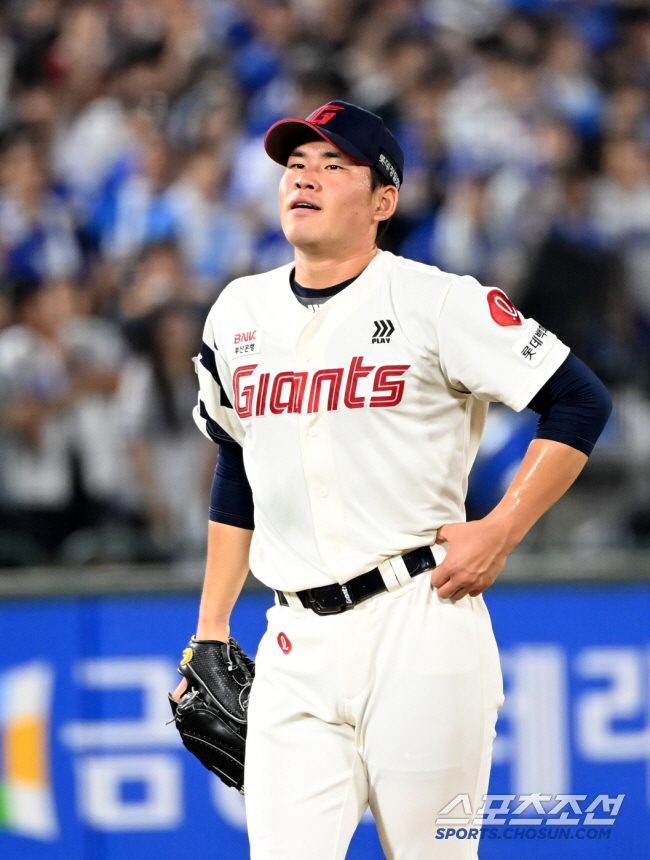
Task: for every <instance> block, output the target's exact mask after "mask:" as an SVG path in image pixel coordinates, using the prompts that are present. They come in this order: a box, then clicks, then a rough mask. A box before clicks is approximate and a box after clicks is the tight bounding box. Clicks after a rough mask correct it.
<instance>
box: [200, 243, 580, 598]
mask: <svg viewBox="0 0 650 860" xmlns="http://www.w3.org/2000/svg"><path fill="white" fill-rule="evenodd" d="M292 266H293V264H290V265H287V266H283V267H281V268H279V269H275V270H274V271H272V272H268V273H265V274H261V275H253V276H250V277H246V278H240V279H238V280H236V281H233V282H232V283H231V284H229V286H228V287H226V289H225V290H224V291H223V292H222V293H221V295H220V296H219V298H218V299H217V301H216V302H215V304H214V306H213V308H212V310H211V311H210V313H209V315H208V319H207V321H206V325H205V331H204V337H203V339H204V346H203V349H202V353H201V356H200V357H199V359H198V360H197V361H196V366H197V372H198V375H199V382H200V394H199V405H198V406H197V407H196V409H195V412H194V415H195V420H196V422H197V424H198V426H199V427H200V428H201V430H202V431H203V432H204V433H205V434H206V435H208V436H209V435H210V434H209V429H210V426H209V425H210V422H216V423H217V424H219V425H220V426H221V427H222V428H223V429H224V430H225V431H226V432H227V433H229V434H230V435H231V436H232V437H233V438H234V439H236V440H237V442H239V443H240V444H241V445H242V446H243V452H244V465H245V468H246V474H247V476H248V480H249V482H250V485H251V488H252V492H253V500H254V503H255V532H254V535H253V543H252V547H251V569H252V570H253V572H254V574H255V576H256V577H257V578H258V579H260V580H261V581H262V582H264V583H265V584H266V585H268V586H269V587H271V588H275V589H281V590H285V591H294V592H295V591H298V590H300V589H304V588H314V587H316V586H320V585H327V584H329V583H332V582H340V583H343V582H345V581H346V580H348V579H350V578H352V577H353V576H356V575H358V574H360V573H363V572H365V571H366V570H370V569H371V568H372V567H374V566H375V565H377V564H379V563H380V562H382V561H384V560H385V559H387V558H389V557H391V556H394V555H397V554H400V553H403V552H406V551H408V550H412V549H415V548H416V547H419V546H423V545H425V544H431V543H432V542H433V541H434V540H435V536H436V530H437V529H438V528H439V527H440V526H442V525H443V524H444V523H450V522H459V521H462V520H464V519H465V511H464V500H465V494H466V490H467V477H468V474H469V471H470V468H471V466H472V463H473V461H474V457H475V455H476V451H477V448H478V445H479V441H480V438H481V434H482V432H483V427H484V424H485V418H486V414H487V407H488V402H489V401H495V400H500V401H502V402H503V403H506V404H507V405H508V406H510V407H512V408H513V409H515V410H517V411H519V410H521V409H523V408H524V407H525V406H526V405H527V404H528V403H529V402H530V400H531V399H532V397H533V396H534V395H535V394H536V393H537V391H538V390H539V389H540V388H541V386H542V385H543V384H544V382H546V380H547V379H548V378H549V377H550V376H551V375H552V374H553V373H554V372H555V370H557V368H558V367H559V366H560V365H561V364H562V362H563V361H564V360H565V358H566V357H567V355H568V353H569V349H568V347H567V346H565V345H564V344H562V343H561V342H560V341H559V340H558V339H557V338H556V337H555V335H553V334H551V333H550V332H549V331H547V330H546V329H544V328H543V327H542V326H540V325H538V323H536V322H535V321H534V320H531V319H524V318H523V317H521V315H520V314H519V313H518V312H517V311H516V309H515V308H514V306H513V305H512V303H511V302H510V301H509V300H508V298H507V297H506V296H505V295H504V294H503V293H502V292H501V291H500V290H495V289H489V288H485V287H482V286H480V285H479V284H478V283H477V282H476V281H475V280H474V279H473V278H471V277H459V276H457V275H450V274H447V273H445V272H441V271H440V270H439V269H437V268H435V267H432V266H426V265H423V264H420V263H415V262H412V261H410V260H406V259H403V258H401V257H397V256H394V255H393V254H390V253H387V252H380V253H378V254H377V256H376V257H375V258H374V259H373V260H372V262H371V263H370V264H369V265H368V266H367V267H366V269H365V270H364V271H363V272H362V273H361V275H359V277H358V278H357V279H356V280H355V281H354V282H353V283H352V284H350V285H349V286H348V287H346V288H345V289H344V290H342V291H341V292H340V293H338V294H337V295H335V296H333V297H332V298H330V299H329V300H328V301H327V302H326V303H325V304H324V305H323V306H322V307H321V308H320V309H319V310H318V311H317V312H316V313H314V312H312V311H311V310H309V309H308V308H306V307H304V306H303V305H302V304H301V303H300V302H298V301H297V300H296V297H295V295H294V294H293V292H292V290H291V287H290V283H289V275H290V272H291V269H292ZM213 429H214V428H213Z"/></svg>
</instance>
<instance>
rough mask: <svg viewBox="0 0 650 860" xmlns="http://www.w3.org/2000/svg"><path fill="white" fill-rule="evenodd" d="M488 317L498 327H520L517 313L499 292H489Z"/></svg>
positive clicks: (504, 295)
mask: <svg viewBox="0 0 650 860" xmlns="http://www.w3.org/2000/svg"><path fill="white" fill-rule="evenodd" d="M487 300H488V305H489V308H490V316H491V317H492V319H493V320H494V322H495V323H498V324H499V325H521V324H522V323H521V317H520V316H519V311H518V310H517V308H516V307H515V306H514V305H513V303H512V302H511V301H510V299H509V298H508V296H507V295H506V294H505V293H503V292H501V290H490V292H489V293H488V295H487Z"/></svg>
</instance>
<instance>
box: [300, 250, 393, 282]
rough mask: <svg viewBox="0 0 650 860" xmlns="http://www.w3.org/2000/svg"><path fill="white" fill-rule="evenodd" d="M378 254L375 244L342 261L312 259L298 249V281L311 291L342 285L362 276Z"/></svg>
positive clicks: (321, 258) (336, 259) (320, 258)
mask: <svg viewBox="0 0 650 860" xmlns="http://www.w3.org/2000/svg"><path fill="white" fill-rule="evenodd" d="M378 252H379V251H378V248H377V246H376V245H375V244H373V245H372V247H371V248H366V249H364V250H363V251H360V252H359V253H357V254H353V255H352V256H350V257H346V258H345V260H341V259H339V258H327V257H312V256H310V255H309V254H305V253H304V252H303V251H299V250H298V249H297V248H296V272H295V277H296V281H297V282H298V283H299V284H300V285H301V286H302V287H308V288H309V289H311V290H319V289H326V288H327V287H331V286H334V284H341V283H343V281H347V280H349V279H350V278H356V276H357V275H360V274H361V272H363V270H364V269H365V268H366V266H367V265H368V263H369V262H370V261H371V260H372V259H373V257H375V256H376V255H377V254H378Z"/></svg>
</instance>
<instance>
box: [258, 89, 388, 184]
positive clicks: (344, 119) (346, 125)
mask: <svg viewBox="0 0 650 860" xmlns="http://www.w3.org/2000/svg"><path fill="white" fill-rule="evenodd" d="M319 137H321V138H323V140H327V141H328V142H329V143H331V144H332V146H333V147H334V148H335V149H338V150H339V152H342V153H343V154H344V155H347V156H348V157H349V158H351V159H352V160H353V161H356V162H357V163H358V164H367V165H368V166H369V167H376V168H377V170H378V171H379V172H380V173H381V174H382V176H384V177H385V178H386V181H387V182H388V183H389V184H390V185H394V186H395V187H396V188H397V189H399V188H400V186H401V184H402V176H403V172H404V153H403V152H402V147H401V146H400V145H399V143H398V142H397V141H396V140H395V138H394V137H393V135H392V134H391V133H390V131H388V129H387V128H386V126H385V124H384V121H383V119H382V118H381V117H380V116H377V115H376V114H374V113H371V112H370V111H368V110H364V109H363V108H360V107H357V105H351V104H348V102H341V101H333V102H328V104H326V105H323V106H322V107H319V108H318V110H315V111H314V112H313V113H312V114H310V115H309V116H308V117H307V119H281V120H280V121H279V122H276V123H274V124H273V125H272V126H271V128H270V129H269V130H268V132H267V133H266V137H265V139H264V148H265V149H266V151H267V153H268V155H269V156H270V157H271V158H272V159H273V161H277V163H278V164H282V165H286V163H287V161H288V160H289V156H290V155H291V153H292V152H293V150H294V149H295V148H296V147H297V146H300V144H301V143H307V142H308V141H311V140H318V138H319Z"/></svg>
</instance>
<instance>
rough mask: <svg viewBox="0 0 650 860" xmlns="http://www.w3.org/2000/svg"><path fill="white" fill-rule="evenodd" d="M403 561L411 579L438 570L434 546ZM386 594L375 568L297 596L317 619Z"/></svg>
mask: <svg viewBox="0 0 650 860" xmlns="http://www.w3.org/2000/svg"><path fill="white" fill-rule="evenodd" d="M402 559H403V561H404V566H405V567H406V569H407V571H408V572H409V574H410V576H417V575H418V573H423V572H424V571H425V570H431V569H432V568H434V567H435V566H436V560H435V558H434V557H433V553H432V552H431V547H430V546H422V547H420V548H419V549H414V550H412V551H411V552H407V553H405V554H404V555H403V556H402ZM382 591H387V588H386V586H385V584H384V580H383V577H382V575H381V573H380V572H379V568H378V567H373V569H372V570H369V571H368V572H367V573H362V574H361V575H360V576H355V577H354V579H350V580H349V581H348V582H346V583H344V584H343V585H339V584H338V583H335V584H333V585H321V586H319V587H318V588H305V589H304V590H303V591H298V592H297V595H298V598H299V599H300V602H301V603H302V605H303V606H304V607H305V609H313V611H314V612H315V613H316V614H317V615H335V614H336V613H338V612H345V610H346V609H351V608H352V607H353V606H356V605H357V603H361V601H362V600H367V599H368V598H369V597H374V595H375V594H381V592H382ZM275 593H276V594H277V595H278V600H279V601H280V605H281V606H288V605H289V601H288V600H287V598H286V596H285V594H284V592H282V591H276V592H275Z"/></svg>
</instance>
